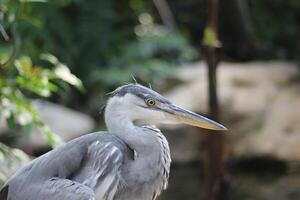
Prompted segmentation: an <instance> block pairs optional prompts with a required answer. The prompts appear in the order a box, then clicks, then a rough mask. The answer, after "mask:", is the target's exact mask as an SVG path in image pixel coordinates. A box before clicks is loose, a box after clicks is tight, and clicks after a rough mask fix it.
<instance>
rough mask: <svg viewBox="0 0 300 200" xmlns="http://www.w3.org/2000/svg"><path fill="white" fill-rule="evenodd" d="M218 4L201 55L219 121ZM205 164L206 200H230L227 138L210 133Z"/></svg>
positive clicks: (213, 4) (212, 109)
mask: <svg viewBox="0 0 300 200" xmlns="http://www.w3.org/2000/svg"><path fill="white" fill-rule="evenodd" d="M217 19H218V0H210V16H209V18H208V21H207V26H206V27H205V30H204V38H203V41H202V52H203V54H204V56H205V60H206V63H207V67H208V81H209V82H208V91H209V116H210V118H212V119H214V120H216V121H220V108H219V101H218V93H217V67H218V64H219V62H220V57H221V56H220V49H221V46H222V45H221V43H220V41H219V39H218V30H217V28H218V20H217ZM209 132H210V134H209V135H207V137H206V145H207V152H206V155H205V161H204V174H205V178H204V182H205V184H204V190H205V194H204V195H205V196H204V199H205V200H221V199H222V200H227V199H229V189H230V178H229V176H228V175H227V171H226V164H225V148H224V146H225V142H224V135H222V134H215V133H214V131H209Z"/></svg>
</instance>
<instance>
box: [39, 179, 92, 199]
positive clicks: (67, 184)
mask: <svg viewBox="0 0 300 200" xmlns="http://www.w3.org/2000/svg"><path fill="white" fill-rule="evenodd" d="M39 197H40V198H39ZM35 198H36V199H38V198H39V199H48V200H51V199H53V200H58V199H66V200H67V199H70V200H71V199H72V200H94V199H95V194H94V192H93V190H92V189H91V188H89V187H87V186H85V185H83V184H80V183H78V182H75V181H71V180H68V179H61V178H56V177H54V178H51V179H49V180H48V181H45V182H44V184H43V185H42V187H41V188H40V190H39V191H38V194H36V195H35Z"/></svg>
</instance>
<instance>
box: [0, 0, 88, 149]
mask: <svg viewBox="0 0 300 200" xmlns="http://www.w3.org/2000/svg"><path fill="white" fill-rule="evenodd" d="M31 2H33V1H32V0H19V1H17V0H15V1H4V2H2V3H1V4H0V8H1V9H0V11H1V13H2V16H3V20H2V23H1V28H2V29H1V30H2V35H3V37H4V39H5V40H7V41H4V40H3V39H2V41H1V43H2V44H3V45H2V49H1V52H0V54H1V56H0V62H1V63H2V64H1V65H0V72H1V73H0V119H1V120H5V121H6V124H7V126H8V127H9V128H11V129H21V130H22V132H23V133H24V134H25V135H28V134H29V132H30V130H31V129H32V128H34V129H37V130H38V131H39V132H41V133H42V134H44V136H45V137H46V138H47V139H48V140H49V142H50V143H51V144H52V145H58V144H60V143H61V140H60V139H59V138H58V136H57V135H55V134H53V133H52V132H51V130H50V129H49V128H48V127H47V126H46V125H45V124H44V123H43V122H42V121H41V120H40V118H39V115H38V112H37V111H36V110H35V108H34V107H33V106H32V105H31V103H30V99H29V98H30V97H44V98H47V97H50V96H51V94H52V93H55V92H58V91H59V89H62V88H64V87H66V84H67V83H68V84H70V85H73V86H75V87H77V88H78V89H79V90H81V91H82V90H83V86H82V83H81V81H80V80H79V79H78V78H77V77H76V76H74V75H73V74H71V72H70V70H69V69H68V68H67V66H66V65H65V64H63V63H61V62H59V61H58V59H57V58H56V57H55V56H53V55H51V54H41V55H40V59H39V60H40V62H41V63H44V64H45V66H48V67H49V68H45V67H41V66H40V65H38V64H33V62H32V59H31V58H30V57H29V56H24V55H25V54H27V53H28V51H26V49H25V48H22V45H21V43H22V42H23V39H24V38H23V36H22V35H20V32H19V27H22V26H25V25H24V24H27V23H28V21H27V20H29V21H31V20H30V17H31V16H29V15H27V11H26V9H25V7H26V6H27V4H29V3H31ZM34 2H36V0H35V1H34ZM23 9H24V10H23ZM32 22H37V21H34V20H33V21H32ZM27 25H28V24H27ZM5 30H8V32H9V34H7V33H6V31H5ZM9 42H10V43H12V47H9ZM10 49H12V51H10ZM11 52H12V53H11ZM4 60H8V61H10V62H8V63H6V64H5V65H4V64H3V63H4ZM42 60H44V61H42Z"/></svg>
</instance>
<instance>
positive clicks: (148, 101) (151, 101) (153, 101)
mask: <svg viewBox="0 0 300 200" xmlns="http://www.w3.org/2000/svg"><path fill="white" fill-rule="evenodd" d="M146 103H147V105H148V106H155V103H156V102H155V100H154V99H147V101H146Z"/></svg>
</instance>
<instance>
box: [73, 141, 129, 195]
mask: <svg viewBox="0 0 300 200" xmlns="http://www.w3.org/2000/svg"><path fill="white" fill-rule="evenodd" d="M122 163H123V154H122V152H121V151H120V149H119V148H118V147H116V146H115V145H114V144H113V143H112V142H101V141H96V142H94V143H92V144H91V145H90V147H89V148H88V155H87V160H86V162H85V166H84V167H83V169H82V171H81V172H79V174H78V177H77V178H75V179H82V178H81V177H85V179H84V181H83V184H84V185H87V186H88V187H90V188H92V189H93V190H94V191H95V194H96V199H100V200H112V199H113V198H114V196H115V194H116V192H117V190H118V189H119V188H120V187H122V185H123V184H124V181H123V179H122V177H121V166H122Z"/></svg>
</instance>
